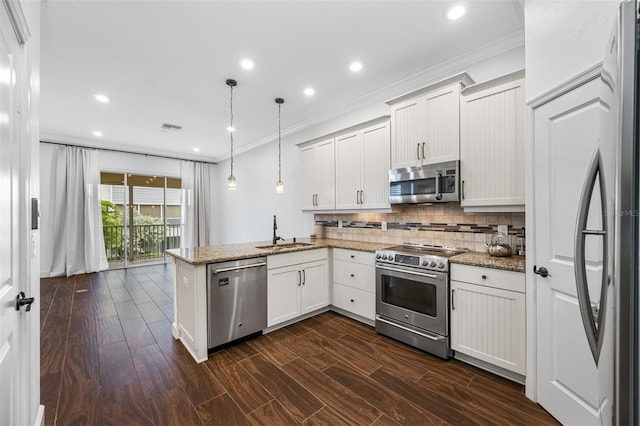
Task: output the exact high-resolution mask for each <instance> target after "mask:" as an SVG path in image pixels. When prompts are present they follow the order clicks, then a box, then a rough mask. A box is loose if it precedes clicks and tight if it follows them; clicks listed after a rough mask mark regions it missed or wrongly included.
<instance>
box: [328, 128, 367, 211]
mask: <svg viewBox="0 0 640 426" xmlns="http://www.w3.org/2000/svg"><path fill="white" fill-rule="evenodd" d="M367 167H373V165H369V164H367ZM361 168H362V132H361V131H360V132H354V133H349V134H347V135H344V136H340V137H337V138H336V209H358V208H360V190H361V189H362V187H361V185H360V183H361V180H360V177H361V174H362V173H361Z"/></svg>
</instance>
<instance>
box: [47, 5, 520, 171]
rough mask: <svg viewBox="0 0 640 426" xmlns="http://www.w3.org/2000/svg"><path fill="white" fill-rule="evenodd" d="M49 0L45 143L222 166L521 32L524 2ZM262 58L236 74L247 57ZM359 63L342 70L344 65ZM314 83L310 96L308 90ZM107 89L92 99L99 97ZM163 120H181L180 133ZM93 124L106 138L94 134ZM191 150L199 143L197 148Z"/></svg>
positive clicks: (168, 121)
mask: <svg viewBox="0 0 640 426" xmlns="http://www.w3.org/2000/svg"><path fill="white" fill-rule="evenodd" d="M453 3H454V2H453V1H435V0H433V1H399V0H388V1H362V0H361V1H306V0H303V1H301V0H297V1H264V0H263V1H251V2H250V1H241V0H235V1H184V0H173V1H149V0H147V1H87V0H83V1H63V0H48V1H45V3H44V4H43V8H42V59H41V61H42V62H41V94H42V98H41V118H40V119H41V139H42V140H46V141H52V142H64V143H72V144H74V143H75V144H80V145H87V146H99V147H105V148H113V149H124V150H128V151H135V152H145V153H155V154H161V155H169V156H175V157H179V158H192V159H202V160H208V161H219V160H221V159H223V158H226V157H228V155H229V135H228V132H227V131H226V130H225V129H226V127H227V125H228V122H229V88H228V87H227V86H226V84H225V80H226V79H227V78H234V79H236V80H237V81H238V86H237V87H236V88H235V89H234V116H235V117H234V124H235V127H236V128H237V131H236V132H235V136H234V138H235V145H236V151H237V152H241V151H242V150H246V149H249V148H250V147H252V146H257V145H258V144H261V143H264V142H267V141H270V140H272V139H274V138H275V137H276V136H277V129H278V127H277V125H278V124H277V105H276V104H275V102H274V98H276V97H283V98H284V99H285V103H284V105H283V106H282V128H283V132H284V131H286V130H288V129H289V130H290V129H293V128H295V129H300V128H303V127H304V126H305V123H317V122H318V120H321V119H322V117H325V116H327V113H328V112H331V111H336V110H341V111H345V110H348V109H349V107H350V106H351V105H353V106H355V105H356V104H357V101H358V100H361V99H364V98H367V97H368V96H369V97H370V96H371V94H372V93H375V92H376V91H378V90H380V89H381V88H385V87H389V86H390V85H393V84H394V83H397V82H399V81H401V80H403V79H406V78H408V77H410V76H412V75H415V74H417V73H419V72H421V71H423V70H425V69H429V68H432V67H434V66H437V65H438V64H440V63H442V62H445V61H447V60H451V59H452V58H456V57H459V56H461V55H465V54H468V53H470V52H473V51H476V50H478V49H479V48H481V47H483V46H486V45H487V44H490V43H493V42H495V41H496V40H500V39H504V38H506V37H510V36H512V37H517V36H518V34H520V37H521V33H522V29H523V12H522V5H521V0H469V1H467V5H468V12H467V14H466V15H465V16H464V17H463V18H462V19H460V20H458V21H449V20H447V19H445V18H444V12H445V10H446V9H447V7H449V6H450V5H451V4H453ZM244 57H250V58H251V59H253V60H254V61H255V63H256V66H255V68H254V69H253V70H245V69H242V68H241V67H240V65H239V61H240V59H241V58H244ZM355 59H357V60H360V61H362V62H363V64H364V69H363V70H362V71H361V72H360V73H359V74H357V75H355V74H353V73H352V72H351V71H349V69H348V64H349V62H350V61H352V60H355ZM306 86H313V87H314V88H315V89H316V95H315V96H313V97H311V98H309V97H306V96H305V95H304V94H303V93H302V90H303V89H304V88H305V87H306ZM95 93H103V94H106V95H108V96H110V97H111V98H112V102H110V103H108V104H99V103H98V102H96V101H95V100H94V99H93V94H95ZM162 123H170V124H177V125H180V126H183V130H182V131H181V132H180V133H166V132H163V131H161V130H160V126H161V125H162ZM94 130H100V131H102V132H103V134H104V135H103V137H101V138H97V137H95V136H93V135H92V132H93V131H94ZM193 147H199V148H200V153H198V154H195V153H194V152H193V151H192V149H193Z"/></svg>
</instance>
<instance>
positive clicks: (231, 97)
mask: <svg viewBox="0 0 640 426" xmlns="http://www.w3.org/2000/svg"><path fill="white" fill-rule="evenodd" d="M229 89H230V90H231V96H229V110H230V112H231V116H230V120H229V121H230V123H229V127H231V128H233V86H229ZM229 135H230V137H231V176H233V132H229Z"/></svg>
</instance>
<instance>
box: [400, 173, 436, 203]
mask: <svg viewBox="0 0 640 426" xmlns="http://www.w3.org/2000/svg"><path fill="white" fill-rule="evenodd" d="M436 188H437V184H436V178H435V177H433V178H425V179H417V180H408V181H397V182H390V184H389V202H390V203H391V204H403V203H407V204H409V203H427V202H433V201H436V198H435V195H436V192H437V191H436Z"/></svg>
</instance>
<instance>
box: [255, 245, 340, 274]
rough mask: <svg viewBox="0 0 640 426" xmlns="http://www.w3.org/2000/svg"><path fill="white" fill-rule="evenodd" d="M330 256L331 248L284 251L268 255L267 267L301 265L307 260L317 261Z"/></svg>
mask: <svg viewBox="0 0 640 426" xmlns="http://www.w3.org/2000/svg"><path fill="white" fill-rule="evenodd" d="M328 258H329V250H328V249H326V248H319V249H314V250H301V251H296V252H293V253H282V254H274V255H270V256H267V269H274V268H282V267H283V266H291V265H300V264H302V263H307V262H317V261H318V260H324V259H328Z"/></svg>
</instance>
